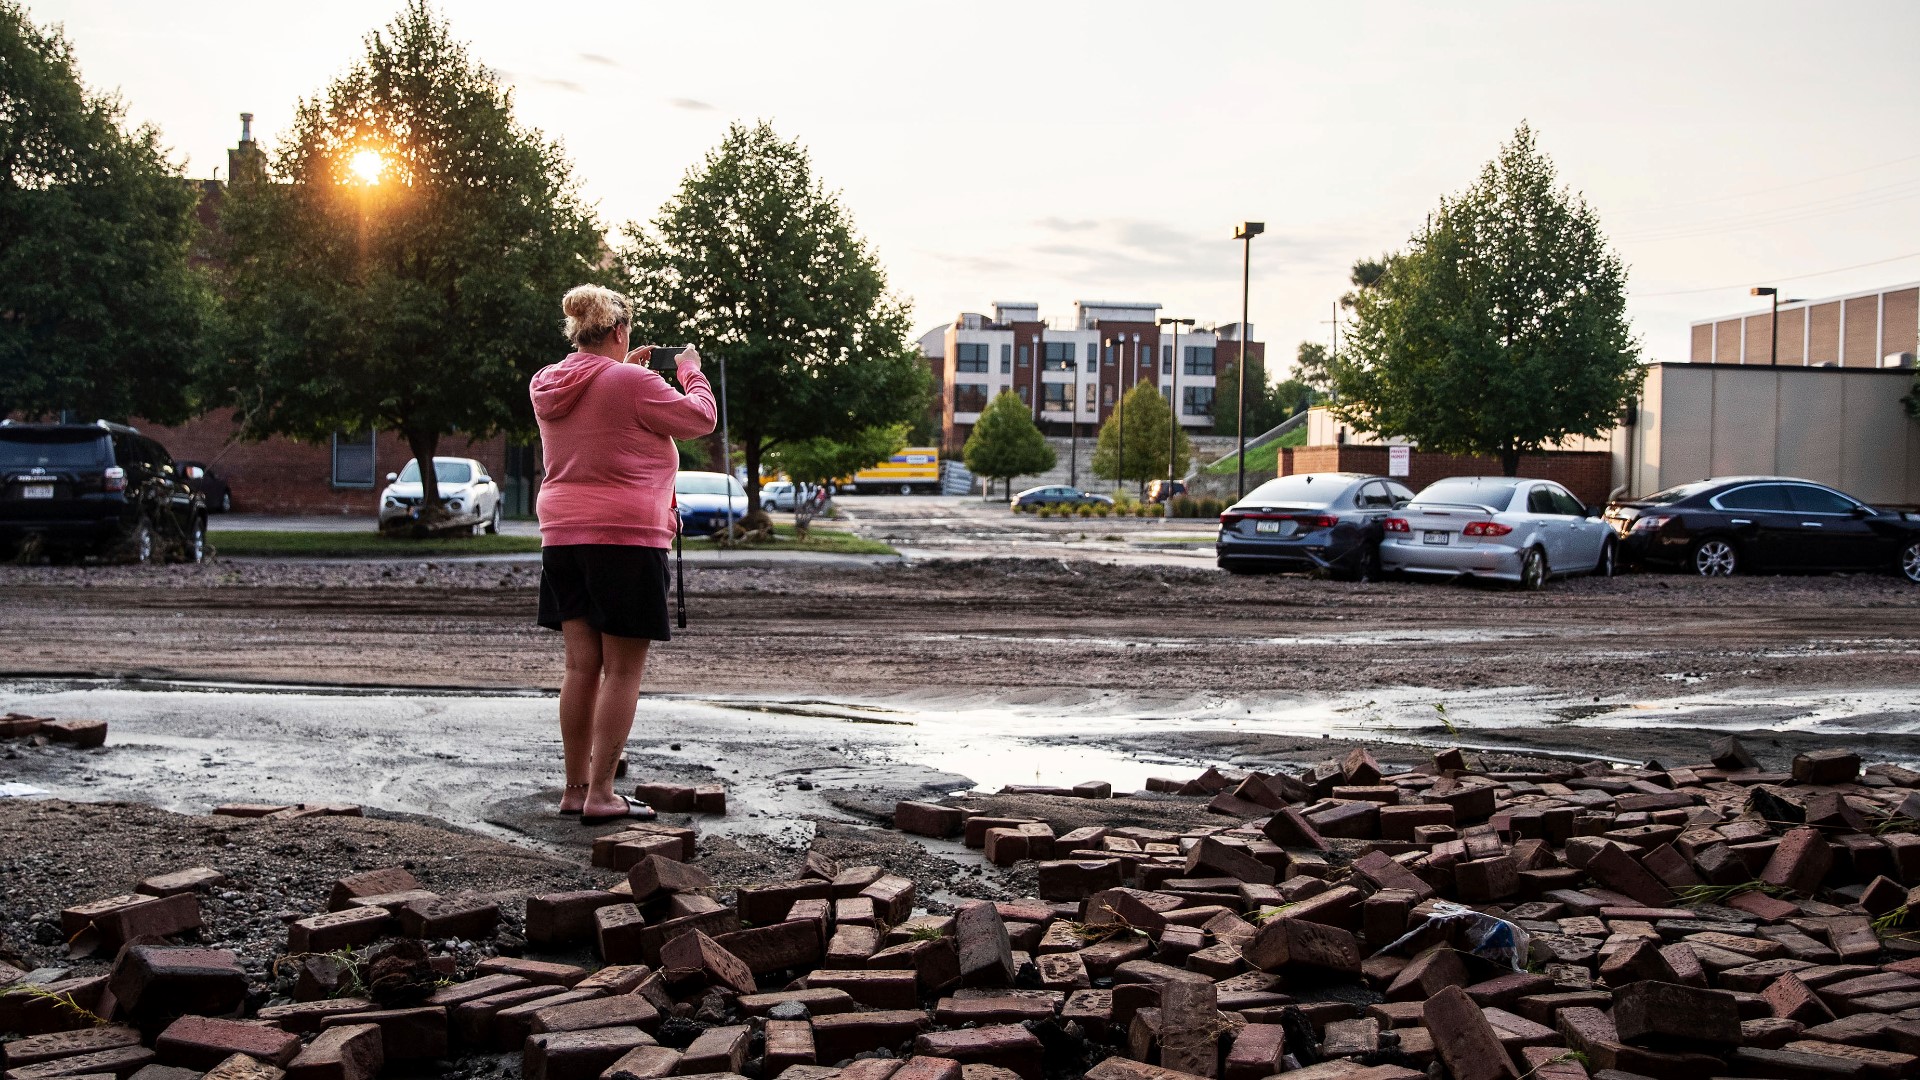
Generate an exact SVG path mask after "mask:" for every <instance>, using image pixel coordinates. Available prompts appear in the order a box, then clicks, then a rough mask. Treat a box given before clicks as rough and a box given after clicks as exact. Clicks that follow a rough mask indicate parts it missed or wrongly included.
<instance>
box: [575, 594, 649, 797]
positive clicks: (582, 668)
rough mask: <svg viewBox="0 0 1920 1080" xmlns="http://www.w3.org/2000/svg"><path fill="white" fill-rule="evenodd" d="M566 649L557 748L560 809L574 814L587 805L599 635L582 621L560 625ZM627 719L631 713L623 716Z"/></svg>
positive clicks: (598, 676)
mask: <svg viewBox="0 0 1920 1080" xmlns="http://www.w3.org/2000/svg"><path fill="white" fill-rule="evenodd" d="M560 632H561V633H562V634H563V635H565V639H566V645H567V670H566V674H565V675H563V676H562V677H561V679H560V745H561V746H562V747H563V748H564V749H565V752H566V761H567V790H566V792H565V793H564V794H563V795H562V796H561V798H560V809H562V810H578V809H580V807H581V806H582V805H584V804H585V803H586V801H587V786H588V772H589V761H590V760H591V758H592V756H593V705H594V699H595V698H597V697H598V696H599V694H600V664H601V650H600V643H601V640H602V639H601V637H600V631H598V630H595V629H594V628H593V627H591V626H588V625H587V620H585V619H568V620H567V621H566V622H563V623H561V624H560ZM627 715H628V718H629V719H631V718H632V715H633V712H632V710H631V709H629V710H628V712H627Z"/></svg>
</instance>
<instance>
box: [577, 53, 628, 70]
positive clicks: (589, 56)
mask: <svg viewBox="0 0 1920 1080" xmlns="http://www.w3.org/2000/svg"><path fill="white" fill-rule="evenodd" d="M580 59H582V60H585V61H586V62H587V63H589V64H600V65H603V66H605V67H619V66H620V61H618V60H615V59H614V58H613V57H611V56H601V55H600V54H599V53H590V52H583V53H581V54H580Z"/></svg>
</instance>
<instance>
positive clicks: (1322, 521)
mask: <svg viewBox="0 0 1920 1080" xmlns="http://www.w3.org/2000/svg"><path fill="white" fill-rule="evenodd" d="M1293 520H1294V521H1295V522H1296V523H1298V524H1299V526H1300V527H1301V528H1303V529H1331V528H1333V527H1334V526H1335V525H1338V524H1340V519H1339V518H1336V517H1333V516H1332V515H1329V514H1314V515H1310V516H1305V517H1299V516H1296V517H1295V518H1294V519H1293Z"/></svg>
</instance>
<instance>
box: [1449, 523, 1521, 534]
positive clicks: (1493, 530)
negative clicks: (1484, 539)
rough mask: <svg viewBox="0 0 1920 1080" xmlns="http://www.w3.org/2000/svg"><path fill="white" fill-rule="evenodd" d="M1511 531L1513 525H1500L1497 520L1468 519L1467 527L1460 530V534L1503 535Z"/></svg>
mask: <svg viewBox="0 0 1920 1080" xmlns="http://www.w3.org/2000/svg"><path fill="white" fill-rule="evenodd" d="M1512 531H1513V526H1511V525H1502V524H1500V523H1499V522H1497V521H1469V522H1467V527H1466V528H1464V529H1461V530H1460V535H1462V536H1505V535H1507V534H1508V533H1510V532H1512Z"/></svg>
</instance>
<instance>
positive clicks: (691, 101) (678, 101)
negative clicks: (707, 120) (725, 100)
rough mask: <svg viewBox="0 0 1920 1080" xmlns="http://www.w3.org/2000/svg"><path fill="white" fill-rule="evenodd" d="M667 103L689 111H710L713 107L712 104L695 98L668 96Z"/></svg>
mask: <svg viewBox="0 0 1920 1080" xmlns="http://www.w3.org/2000/svg"><path fill="white" fill-rule="evenodd" d="M667 104H669V105H671V106H673V107H674V108H676V109H686V110H688V111H690V112H711V111H713V109H714V106H712V105H709V104H707V103H706V102H704V101H700V100H697V99H695V98H685V97H677V98H668V99H667Z"/></svg>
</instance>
